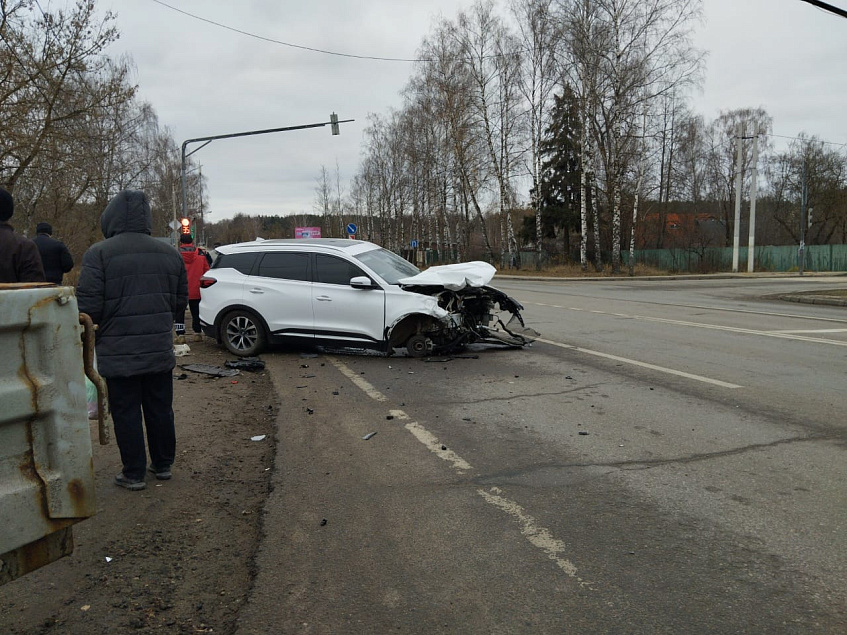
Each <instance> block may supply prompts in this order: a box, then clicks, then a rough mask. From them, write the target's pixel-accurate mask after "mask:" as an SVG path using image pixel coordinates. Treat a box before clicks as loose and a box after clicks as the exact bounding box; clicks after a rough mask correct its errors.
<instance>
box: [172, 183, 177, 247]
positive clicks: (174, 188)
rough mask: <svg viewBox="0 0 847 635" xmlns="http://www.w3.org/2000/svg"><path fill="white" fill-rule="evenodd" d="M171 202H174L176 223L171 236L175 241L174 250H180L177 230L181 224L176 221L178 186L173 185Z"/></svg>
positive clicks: (174, 222)
mask: <svg viewBox="0 0 847 635" xmlns="http://www.w3.org/2000/svg"><path fill="white" fill-rule="evenodd" d="M171 201H172V202H173V207H174V221H173V225H172V226H171V234H172V235H173V239H174V248H175V249H179V233H178V232H177V231H176V228H177V227H179V224H178V223H177V220H176V184H174V183H171Z"/></svg>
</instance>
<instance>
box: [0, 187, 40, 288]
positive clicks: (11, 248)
mask: <svg viewBox="0 0 847 635" xmlns="http://www.w3.org/2000/svg"><path fill="white" fill-rule="evenodd" d="M14 213H15V199H13V198H12V195H11V194H10V193H9V192H8V191H6V190H4V189H3V188H2V187H0V282H44V269H43V267H42V266H41V256H39V255H38V247H36V246H35V243H33V242H32V241H31V240H30V239H29V238H24V237H23V236H20V235H18V234H16V233H15V228H14V227H12V226H11V225H10V224H9V219H10V218H12V214H14Z"/></svg>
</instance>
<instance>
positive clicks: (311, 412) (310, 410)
mask: <svg viewBox="0 0 847 635" xmlns="http://www.w3.org/2000/svg"><path fill="white" fill-rule="evenodd" d="M306 412H307V413H308V414H310V415H313V414H315V411H314V409H312V408H306Z"/></svg>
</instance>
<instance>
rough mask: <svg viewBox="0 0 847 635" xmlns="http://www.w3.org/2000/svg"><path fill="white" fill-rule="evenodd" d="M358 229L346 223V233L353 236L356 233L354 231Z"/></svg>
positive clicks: (352, 224) (354, 225)
mask: <svg viewBox="0 0 847 635" xmlns="http://www.w3.org/2000/svg"><path fill="white" fill-rule="evenodd" d="M357 229H359V228H358V227H356V223H348V224H347V233H348V234H350V235H353V234H355V233H356V230H357Z"/></svg>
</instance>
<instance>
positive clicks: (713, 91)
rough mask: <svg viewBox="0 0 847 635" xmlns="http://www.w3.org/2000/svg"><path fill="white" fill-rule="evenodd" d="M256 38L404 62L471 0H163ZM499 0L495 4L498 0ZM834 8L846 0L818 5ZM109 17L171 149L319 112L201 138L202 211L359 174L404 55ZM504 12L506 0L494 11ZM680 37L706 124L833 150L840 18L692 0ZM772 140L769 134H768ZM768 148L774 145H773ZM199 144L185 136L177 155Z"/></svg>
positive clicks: (842, 35)
mask: <svg viewBox="0 0 847 635" xmlns="http://www.w3.org/2000/svg"><path fill="white" fill-rule="evenodd" d="M163 1H164V2H165V3H166V4H168V5H171V6H172V7H176V8H177V9H179V10H181V11H184V12H187V13H191V14H194V15H195V16H199V17H200V18H203V19H205V20H209V21H213V22H217V23H220V24H223V25H226V26H228V27H231V28H233V29H238V30H240V31H245V32H249V33H252V34H254V35H257V36H261V37H264V38H268V39H272V40H279V41H283V42H288V43H292V44H297V45H300V46H305V47H310V48H316V49H324V50H328V51H335V52H340V53H348V54H353V55H359V56H373V57H387V58H403V59H408V58H414V57H415V54H416V51H417V48H418V46H419V44H420V42H421V39H422V38H423V37H424V36H426V35H427V34H429V33H430V32H431V25H432V22H433V19H434V18H435V17H437V16H438V15H443V16H444V17H447V18H451V19H452V18H454V17H455V16H456V14H457V13H458V11H459V10H461V9H464V8H467V7H468V6H470V5H471V0H361V1H360V2H349V1H348V0H310V1H309V2H292V1H291V0H288V1H280V0H239V1H238V2H232V1H231V0H226V1H224V0H163ZM500 1H501V4H502V3H503V2H505V1H506V0H500ZM829 2H830V4H833V5H835V6H837V7H839V8H847V0H829ZM100 6H101V7H102V9H104V10H106V9H109V10H111V11H113V12H114V13H116V14H117V16H118V17H117V24H118V28H119V30H120V31H121V39H120V40H119V41H118V42H117V43H116V44H115V45H113V46H112V48H111V50H110V52H111V54H112V55H120V54H123V53H127V54H129V55H131V56H132V58H133V60H134V62H135V67H136V69H137V75H136V82H137V83H138V85H139V87H140V97H141V99H143V100H145V101H149V102H150V103H151V104H152V105H153V107H154V109H155V110H156V112H157V114H158V116H159V121H160V124H161V125H163V126H168V127H169V128H170V129H171V131H172V133H173V135H174V138H175V139H176V141H177V143H180V144H181V143H182V142H183V141H184V140H186V139H191V138H196V137H205V136H210V135H218V134H229V133H234V132H241V131H246V130H257V129H267V128H278V127H284V126H296V125H304V124H311V123H319V122H324V121H328V120H329V116H330V113H332V112H336V113H338V116H339V118H340V119H355V122H353V123H348V124H345V125H343V126H342V129H341V134H340V135H339V136H332V135H331V134H330V129H329V127H326V128H317V129H313V130H302V131H294V132H283V133H276V134H269V135H260V136H253V137H246V138H241V139H226V140H219V141H215V142H213V143H212V144H210V145H208V146H206V147H204V148H203V149H202V150H199V151H198V152H197V153H196V154H195V155H194V159H195V160H196V161H197V162H199V163H200V164H201V165H202V170H203V174H204V175H205V176H206V177H207V178H208V194H209V201H208V209H210V210H211V212H212V215H211V216H210V217H208V220H210V221H215V220H220V219H222V218H228V217H231V216H233V215H234V214H236V213H238V212H244V213H248V214H290V213H302V212H310V211H312V210H313V207H314V201H315V187H316V181H317V177H318V175H319V174H320V171H321V166H326V168H327V169H328V170H330V171H331V172H332V173H333V174H334V172H335V169H336V164H337V165H338V169H339V171H340V174H341V178H342V182H343V183H346V181H347V180H348V179H350V178H351V177H352V176H353V175H354V174H355V172H356V171H357V168H358V163H359V158H360V154H361V144H362V140H363V134H362V133H363V130H364V128H365V127H366V126H367V118H368V115H369V114H370V113H378V114H386V113H387V112H389V110H390V109H391V108H397V107H399V106H400V105H401V103H402V101H401V97H400V95H399V93H400V91H401V90H402V89H403V87H404V86H405V84H406V82H407V80H408V78H409V75H410V73H411V72H412V69H413V64H411V63H408V62H389V61H376V60H364V59H355V58H349V57H341V56H334V55H326V54H321V53H316V52H309V51H305V50H299V49H296V48H291V47H288V46H283V45H280V44H275V43H272V42H268V41H263V40H261V39H257V38H255V37H250V36H248V35H244V34H240V33H236V32H234V31H232V30H227V29H224V28H221V27H220V26H215V25H213V24H210V23H208V22H204V21H202V20H199V19H197V18H193V17H189V16H187V15H184V14H181V13H179V12H177V11H175V10H173V9H171V8H167V7H166V6H163V5H162V4H161V3H159V2H157V1H156V0H101V3H100ZM503 6H505V5H503ZM703 6H704V12H705V22H704V24H703V25H702V26H700V27H699V28H698V31H697V36H696V40H695V44H696V46H697V47H699V48H701V49H704V50H706V51H708V59H707V67H706V69H707V70H706V77H705V83H704V86H703V90H702V91H698V92H696V93H695V94H694V95H693V96H692V101H691V103H692V106H693V108H694V109H695V110H696V111H698V112H700V113H701V114H702V115H703V116H704V117H705V118H706V120H707V121H709V120H711V119H713V118H714V117H716V116H717V115H718V114H719V113H720V111H721V110H729V109H733V108H745V107H758V106H762V107H764V108H765V109H766V110H767V111H768V112H769V113H770V114H771V116H772V117H773V122H774V123H773V131H774V133H775V134H776V135H782V136H785V137H794V136H796V135H797V134H798V133H800V132H806V133H808V134H813V135H816V136H818V137H820V138H822V139H824V140H826V141H831V142H834V143H838V144H847V123H845V122H847V117H845V108H847V19H845V18H841V17H838V16H836V15H834V14H832V13H828V12H825V11H822V10H820V9H817V8H815V7H813V6H811V5H809V4H807V3H805V2H802V1H801V0H704V2H703ZM777 141H778V140H777ZM783 142H785V141H784V140H783ZM198 145H199V144H195V145H190V146H189V151H190V150H192V149H195V148H197V147H198Z"/></svg>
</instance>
